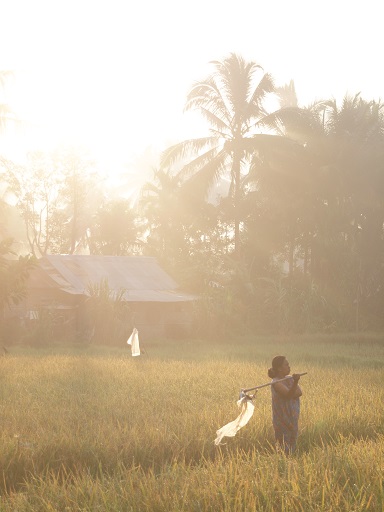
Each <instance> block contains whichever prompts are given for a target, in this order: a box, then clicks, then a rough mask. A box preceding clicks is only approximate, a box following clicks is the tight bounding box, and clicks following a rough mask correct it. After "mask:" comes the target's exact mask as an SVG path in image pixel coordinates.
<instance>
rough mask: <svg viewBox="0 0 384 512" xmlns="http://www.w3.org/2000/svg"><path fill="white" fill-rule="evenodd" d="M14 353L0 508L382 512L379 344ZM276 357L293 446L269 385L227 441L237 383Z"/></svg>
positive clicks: (165, 345) (5, 382) (7, 377)
mask: <svg viewBox="0 0 384 512" xmlns="http://www.w3.org/2000/svg"><path fill="white" fill-rule="evenodd" d="M145 348H147V352H146V354H145V355H144V356H141V357H140V358H132V357H130V356H129V352H128V349H126V348H125V347H123V348H122V349H111V348H109V349H106V348H101V347H89V348H72V349H69V348H65V347H51V348H50V349H49V350H48V349H47V350H45V351H42V350H40V351H34V350H31V349H29V350H27V349H18V350H16V349H14V350H13V351H12V354H11V355H10V356H8V357H6V358H2V359H1V361H0V381H1V387H0V390H1V396H0V407H1V423H2V429H1V446H2V449H1V452H0V469H1V475H0V476H1V479H0V488H1V493H0V494H1V500H0V511H1V512H3V511H4V512H8V511H12V512H15V511H18V512H24V511H49V510H51V511H61V510H62V511H73V512H80V511H90V512H91V511H92V512H94V511H98V510H100V511H116V512H117V511H118V512H123V511H134V512H141V511H148V512H156V511H159V512H160V511H161V512H171V511H175V512H176V511H188V512H189V511H191V512H192V511H193V512H194V511H212V512H213V511H215V512H216V511H228V512H229V511H230V512H240V511H264V510H265V511H271V512H272V511H274V512H275V511H276V512H277V511H290V512H291V511H296V510H297V511H301V510H302V511H305V512H309V511H320V510H323V511H348V512H351V511H352V510H353V511H354V512H360V511H365V510H367V511H375V512H376V511H381V510H383V509H384V491H383V476H382V475H383V472H384V414H383V403H384V388H383V382H384V341H383V338H382V337H380V336H378V335H375V336H373V335H372V336H369V335H365V337H358V336H349V337H347V336H344V337H343V336H339V337H333V338H330V337H310V338H309V337H302V338H297V339H287V338H285V339H272V338H258V339H248V340H237V341H236V342H233V343H231V344H229V343H221V344H220V343H215V344H206V343H203V342H201V341H194V342H180V343H179V344H176V343H175V342H172V343H170V342H160V341H159V342H152V343H150V344H148V347H145ZM277 353H283V354H285V355H286V356H287V357H288V358H289V360H290V362H291V366H292V369H293V371H308V375H307V376H305V377H303V378H302V381H301V383H302V388H303V399H302V412H301V418H300V429H301V433H300V438H299V449H298V452H297V454H296V455H295V456H293V457H290V458H286V457H285V456H284V455H282V454H280V453H278V452H276V451H275V450H274V447H273V432H272V425H271V412H270V391H269V388H266V389H264V390H261V391H260V392H259V393H258V396H257V398H256V401H255V406H256V408H255V414H254V416H253V418H252V419H251V421H250V422H249V424H248V425H247V426H246V427H244V428H243V429H242V430H241V431H240V432H239V433H238V434H237V436H236V437H235V438H231V439H228V440H226V441H225V442H226V444H225V445H223V446H221V447H219V448H217V447H215V446H214V444H213V440H214V438H215V432H216V430H217V429H218V428H219V427H221V426H222V425H223V424H224V423H227V422H228V421H230V420H232V419H234V418H235V416H236V415H237V407H236V400H237V398H238V393H239V390H240V388H241V387H251V386H253V385H257V384H260V383H264V382H268V378H267V377H266V370H267V367H268V366H269V364H270V359H271V358H272V357H273V356H274V355H276V354H277Z"/></svg>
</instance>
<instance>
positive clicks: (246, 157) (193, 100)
mask: <svg viewBox="0 0 384 512" xmlns="http://www.w3.org/2000/svg"><path fill="white" fill-rule="evenodd" d="M212 65H213V67H214V71H213V73H212V74H211V75H209V76H208V77H207V78H206V79H205V80H203V81H201V82H197V83H196V84H195V85H194V86H193V87H192V89H191V91H190V93H189V94H188V97H187V102H186V106H185V110H187V111H188V110H197V111H198V112H199V113H200V114H201V115H202V117H203V118H204V119H205V120H206V121H207V122H208V124H209V126H210V128H209V132H210V133H209V135H208V136H206V137H202V138H197V139H190V140H186V141H183V142H181V143H178V144H176V145H174V146H172V147H170V148H169V149H168V150H166V151H165V152H164V154H163V155H162V161H161V166H162V167H163V168H172V166H173V165H174V164H175V163H176V162H177V161H180V160H181V161H182V162H185V161H187V159H188V161H187V163H186V164H185V165H184V166H183V167H182V169H181V171H179V175H180V176H181V177H182V179H183V180H184V179H187V180H188V185H189V186H192V187H193V189H194V191H195V192H196V191H198V192H199V193H203V194H205V195H207V194H208V192H209V191H210V190H211V187H212V186H213V185H214V184H216V183H217V182H218V181H219V180H220V179H221V178H223V177H226V178H229V181H230V187H229V195H230V197H232V199H233V203H234V216H235V218H234V240H235V244H234V247H235V252H237V250H238V248H239V241H240V218H239V204H240V201H241V180H242V177H243V176H244V175H245V174H246V173H247V171H248V166H249V162H250V158H251V156H252V155H253V154H255V152H259V153H263V154H269V153H270V152H273V151H276V150H278V151H281V150H284V151H286V150H287V149H288V148H291V147H292V145H293V142H292V141H291V140H288V139H287V138H285V137H283V136H282V134H281V133H280V132H279V123H281V122H282V119H283V118H282V117H281V116H280V114H281V113H280V112H274V113H272V114H270V113H268V109H267V107H266V100H267V99H268V98H269V97H270V96H271V95H272V93H273V92H274V83H273V79H272V77H271V75H270V74H268V73H264V71H263V69H262V67H261V66H260V65H258V64H256V63H255V62H246V61H245V60H244V59H243V58H242V57H240V56H238V55H236V54H230V55H229V57H227V58H226V59H224V60H223V61H214V62H212ZM290 110H291V111H293V109H290ZM271 127H274V128H275V130H274V131H272V130H271ZM191 158H192V159H191ZM190 159H191V160H190Z"/></svg>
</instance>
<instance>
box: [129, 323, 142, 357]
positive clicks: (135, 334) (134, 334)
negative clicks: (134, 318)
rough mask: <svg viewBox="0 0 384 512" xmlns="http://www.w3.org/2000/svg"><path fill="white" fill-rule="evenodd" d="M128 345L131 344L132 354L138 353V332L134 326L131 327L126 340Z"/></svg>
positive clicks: (137, 354) (136, 354)
mask: <svg viewBox="0 0 384 512" xmlns="http://www.w3.org/2000/svg"><path fill="white" fill-rule="evenodd" d="M127 343H128V345H131V352H132V356H133V357H135V356H139V355H140V344H139V332H138V330H137V329H136V327H135V328H134V329H133V331H132V334H131V335H130V337H129V338H128V340H127Z"/></svg>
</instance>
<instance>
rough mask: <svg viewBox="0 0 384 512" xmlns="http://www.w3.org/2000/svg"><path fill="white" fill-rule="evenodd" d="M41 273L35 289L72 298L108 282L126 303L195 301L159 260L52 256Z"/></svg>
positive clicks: (34, 282) (42, 261)
mask: <svg viewBox="0 0 384 512" xmlns="http://www.w3.org/2000/svg"><path fill="white" fill-rule="evenodd" d="M38 270H39V271H40V272H38V273H36V274H35V276H33V275H32V276H31V282H30V286H32V287H45V286H47V285H48V286H51V287H57V288H59V289H60V290H62V291H64V292H66V293H70V294H75V295H89V287H90V285H95V284H100V283H101V282H102V281H107V283H108V287H109V289H110V290H111V291H113V292H115V293H118V292H123V297H124V299H125V300H127V301H130V302H185V301H190V300H193V299H195V296H193V295H189V294H186V293H182V292H180V291H179V289H178V285H177V283H176V282H175V281H174V280H173V279H172V278H171V277H170V276H169V275H168V274H167V273H166V272H165V271H164V270H163V269H162V268H161V267H160V265H159V264H158V262H157V260H156V258H152V257H147V256H88V255H49V256H45V257H43V258H41V259H40V260H39V265H38ZM41 273H43V275H44V276H45V279H43V280H42V276H41ZM39 274H40V277H39Z"/></svg>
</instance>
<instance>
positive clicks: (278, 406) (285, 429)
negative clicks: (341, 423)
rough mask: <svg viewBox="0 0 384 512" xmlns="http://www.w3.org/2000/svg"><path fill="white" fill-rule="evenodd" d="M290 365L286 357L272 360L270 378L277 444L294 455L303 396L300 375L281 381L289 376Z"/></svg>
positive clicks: (287, 452)
mask: <svg viewBox="0 0 384 512" xmlns="http://www.w3.org/2000/svg"><path fill="white" fill-rule="evenodd" d="M290 371H291V369H290V367H289V363H288V361H287V360H286V358H285V356H276V357H274V358H273V360H272V367H271V368H269V370H268V376H269V377H270V378H271V379H272V383H273V384H272V386H271V390H272V421H273V428H274V430H275V438H276V442H277V444H278V445H279V446H280V447H281V448H282V449H283V450H284V452H285V453H286V454H290V453H293V452H294V451H295V449H296V441H297V436H298V431H299V415H300V397H301V395H302V392H301V389H300V386H299V385H298V382H299V379H300V375H298V374H295V373H294V374H293V375H292V376H290V378H289V379H287V380H285V381H283V382H276V381H278V380H279V379H283V378H284V377H287V376H289V374H290Z"/></svg>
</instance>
